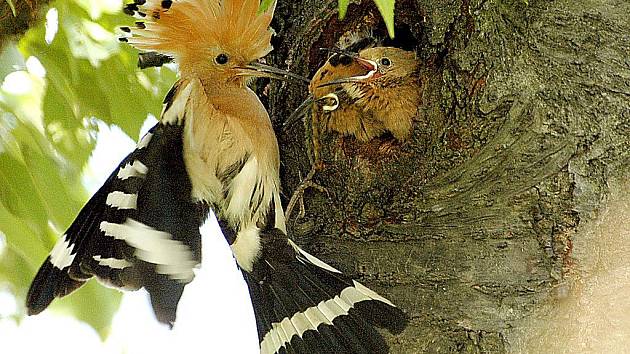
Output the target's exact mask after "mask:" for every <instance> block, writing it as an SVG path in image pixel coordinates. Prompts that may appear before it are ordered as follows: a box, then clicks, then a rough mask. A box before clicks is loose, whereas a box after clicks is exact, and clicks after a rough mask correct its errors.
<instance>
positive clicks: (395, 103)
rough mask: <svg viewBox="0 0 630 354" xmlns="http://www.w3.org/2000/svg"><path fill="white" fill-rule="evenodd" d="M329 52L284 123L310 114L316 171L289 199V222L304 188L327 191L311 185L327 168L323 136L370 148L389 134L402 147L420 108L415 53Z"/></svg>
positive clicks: (381, 49) (386, 50) (382, 49)
mask: <svg viewBox="0 0 630 354" xmlns="http://www.w3.org/2000/svg"><path fill="white" fill-rule="evenodd" d="M331 51H333V52H334V54H333V55H332V56H331V57H330V58H329V59H328V60H327V61H326V63H324V65H323V66H322V67H320V68H319V69H318V70H317V72H316V73H315V75H313V78H312V79H311V82H310V85H309V92H310V95H309V97H307V99H306V100H305V101H304V102H303V103H302V104H301V105H300V106H299V107H298V108H297V109H296V111H295V112H294V113H293V114H292V115H291V117H290V118H289V119H288V120H287V122H286V123H285V125H288V124H291V123H292V122H293V121H294V120H295V119H296V118H298V117H300V116H304V115H306V114H307V111H308V110H309V108H310V118H311V123H312V142H313V160H314V161H313V168H312V169H311V171H310V172H309V173H308V174H307V176H306V178H305V179H304V180H303V181H302V183H301V184H300V186H298V188H297V189H296V191H295V192H294V194H293V196H292V197H291V200H290V201H289V204H288V207H287V217H290V216H291V212H292V211H293V207H294V205H295V203H296V202H297V201H298V200H299V199H300V198H301V196H302V193H303V192H304V190H305V188H307V187H315V188H317V189H320V190H322V189H323V187H321V186H319V185H317V184H315V183H313V182H312V181H311V179H312V177H313V176H314V174H315V172H316V170H317V169H320V168H322V166H323V163H322V161H321V158H320V149H321V147H320V142H319V141H320V135H321V134H322V133H325V132H336V133H339V134H341V135H342V136H351V137H354V138H356V139H357V140H359V141H361V142H368V141H370V140H372V139H374V138H376V137H379V136H382V135H384V134H385V133H387V132H389V133H391V134H392V135H393V137H394V138H395V139H396V140H398V141H404V140H406V139H408V138H409V136H410V134H411V132H412V130H413V121H414V119H415V116H416V112H417V109H418V106H419V105H420V85H419V80H418V71H419V68H420V65H419V62H418V60H417V59H416V56H415V54H414V53H413V52H410V51H406V50H403V49H400V48H395V47H372V48H367V49H363V50H361V51H360V52H359V53H358V54H356V53H353V52H351V51H349V50H347V49H332V50H331Z"/></svg>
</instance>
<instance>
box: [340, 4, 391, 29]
mask: <svg viewBox="0 0 630 354" xmlns="http://www.w3.org/2000/svg"><path fill="white" fill-rule="evenodd" d="M374 3H375V4H376V7H377V8H378V11H379V12H380V13H381V16H383V20H385V26H387V32H388V33H389V36H390V37H391V38H394V8H395V0H374ZM349 4H350V0H339V18H340V19H344V18H345V17H346V13H347V12H348V5H349Z"/></svg>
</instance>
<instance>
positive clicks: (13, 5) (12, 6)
mask: <svg viewBox="0 0 630 354" xmlns="http://www.w3.org/2000/svg"><path fill="white" fill-rule="evenodd" d="M7 4H9V7H10V8H11V12H12V13H13V17H17V12H16V11H15V4H13V0H7Z"/></svg>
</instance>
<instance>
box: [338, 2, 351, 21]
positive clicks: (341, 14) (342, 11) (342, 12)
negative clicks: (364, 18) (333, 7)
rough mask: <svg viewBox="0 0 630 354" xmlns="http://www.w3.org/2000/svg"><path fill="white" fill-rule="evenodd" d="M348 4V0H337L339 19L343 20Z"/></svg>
mask: <svg viewBox="0 0 630 354" xmlns="http://www.w3.org/2000/svg"><path fill="white" fill-rule="evenodd" d="M348 5H350V0H339V19H340V20H343V19H344V18H346V12H348Z"/></svg>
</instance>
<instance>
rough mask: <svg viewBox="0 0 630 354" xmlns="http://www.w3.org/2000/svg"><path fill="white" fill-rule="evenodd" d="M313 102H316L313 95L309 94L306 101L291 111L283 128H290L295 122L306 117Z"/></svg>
mask: <svg viewBox="0 0 630 354" xmlns="http://www.w3.org/2000/svg"><path fill="white" fill-rule="evenodd" d="M313 102H314V98H313V95H308V97H307V98H306V99H305V100H304V102H302V103H301V104H300V105H299V106H298V108H296V109H295V110H294V111H293V113H291V115H290V116H289V118H287V120H285V121H284V123H282V130H287V129H289V127H291V126H292V125H293V124H295V123H296V122H297V121H298V120H300V119H301V118H303V117H305V116H306V114H307V113H308V109H309V108H310V107H311V105H312V104H313Z"/></svg>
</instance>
